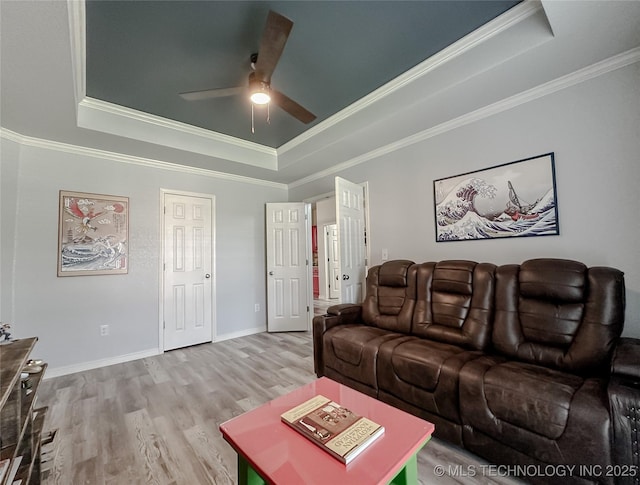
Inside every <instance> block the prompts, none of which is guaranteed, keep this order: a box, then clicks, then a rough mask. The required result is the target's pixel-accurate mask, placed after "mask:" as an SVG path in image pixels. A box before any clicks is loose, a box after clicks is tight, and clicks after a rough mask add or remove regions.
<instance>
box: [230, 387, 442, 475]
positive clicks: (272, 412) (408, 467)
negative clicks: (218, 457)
mask: <svg viewBox="0 0 640 485" xmlns="http://www.w3.org/2000/svg"><path fill="white" fill-rule="evenodd" d="M316 394H322V395H323V396H326V397H328V398H331V399H333V400H334V401H336V402H338V403H340V404H341V405H343V406H345V407H347V408H349V409H351V410H352V411H353V412H355V413H356V414H360V415H362V416H366V417H368V418H369V419H371V420H373V421H375V422H377V423H379V424H381V425H382V426H384V428H385V432H384V435H383V436H382V437H380V438H378V439H377V440H376V441H375V442H374V443H372V444H371V445H370V446H369V447H368V448H367V449H366V450H364V451H363V452H362V454H361V455H360V456H358V457H357V458H355V459H354V460H353V461H352V462H351V463H350V464H349V465H344V464H342V463H341V462H339V461H338V460H336V459H335V458H333V457H332V456H331V455H329V454H328V453H327V452H326V451H324V450H322V449H320V447H318V446H316V445H314V444H313V443H311V442H309V441H308V440H307V439H306V438H305V437H303V436H302V435H300V434H298V433H297V432H296V431H295V430H293V429H291V428H290V427H289V426H287V425H286V424H284V423H282V422H281V421H280V415H281V414H282V413H284V412H285V411H288V410H289V409H291V408H292V407H294V406H296V405H298V404H300V403H302V402H304V401H306V400H307V399H310V398H312V397H313V396H315V395H316ZM433 429H434V426H433V424H431V423H429V422H427V421H424V420H422V419H420V418H417V417H415V416H412V415H411V414H408V413H405V412H404V411H401V410H399V409H396V408H394V407H391V406H389V405H387V404H385V403H382V402H380V401H377V400H376V399H373V398H371V397H369V396H366V395H364V394H362V393H360V392H358V391H354V390H353V389H351V388H349V387H346V386H343V385H342V384H338V383H337V382H334V381H332V380H330V379H327V378H326V377H322V378H320V379H318V380H316V381H314V382H312V383H311V384H307V385H306V386H303V387H301V388H300V389H296V390H295V391H293V392H290V393H289V394H286V395H284V396H281V397H279V398H276V399H274V400H273V401H271V402H268V403H266V404H263V405H262V406H260V407H258V408H256V409H254V410H252V411H249V412H247V413H244V414H242V415H240V416H237V417H235V418H233V419H230V420H229V421H227V422H225V423H222V424H221V425H220V431H222V435H223V436H224V439H225V440H227V442H229V444H230V445H231V446H232V447H233V449H234V450H235V451H236V452H237V453H238V483H239V484H261V483H275V484H283V485H288V484H305V485H309V484H364V483H366V484H383V483H384V484H386V483H394V484H396V483H397V484H415V483H417V480H418V470H417V461H416V454H417V452H418V451H419V450H420V449H421V448H422V447H423V446H424V445H425V444H426V443H427V442H428V441H429V439H430V438H431V433H433Z"/></svg>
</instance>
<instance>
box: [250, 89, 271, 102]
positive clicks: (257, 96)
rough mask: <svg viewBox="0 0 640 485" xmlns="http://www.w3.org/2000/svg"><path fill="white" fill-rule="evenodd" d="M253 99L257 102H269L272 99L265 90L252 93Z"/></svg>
mask: <svg viewBox="0 0 640 485" xmlns="http://www.w3.org/2000/svg"><path fill="white" fill-rule="evenodd" d="M251 101H252V102H253V103H255V104H267V103H268V102H269V101H271V96H269V94H268V93H265V92H264V91H256V92H255V93H252V94H251Z"/></svg>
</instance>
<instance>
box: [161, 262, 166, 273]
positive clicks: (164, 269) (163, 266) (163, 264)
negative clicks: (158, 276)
mask: <svg viewBox="0 0 640 485" xmlns="http://www.w3.org/2000/svg"><path fill="white" fill-rule="evenodd" d="M162 271H167V263H162Z"/></svg>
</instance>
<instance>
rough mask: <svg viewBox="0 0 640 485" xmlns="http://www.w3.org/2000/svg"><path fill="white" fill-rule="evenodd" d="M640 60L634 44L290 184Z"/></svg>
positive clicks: (327, 173) (291, 185)
mask: <svg viewBox="0 0 640 485" xmlns="http://www.w3.org/2000/svg"><path fill="white" fill-rule="evenodd" d="M639 61H640V47H635V48H633V49H630V50H628V51H626V52H622V53H620V54H617V55H615V56H612V57H610V58H608V59H604V60H602V61H599V62H596V63H594V64H592V65H590V66H587V67H585V68H582V69H579V70H577V71H575V72H572V73H570V74H567V75H565V76H561V77H559V78H556V79H554V80H552V81H549V82H546V83H544V84H541V85H539V86H536V87H534V88H531V89H528V90H526V91H523V92H521V93H518V94H515V95H513V96H510V97H508V98H505V99H503V100H501V101H497V102H495V103H492V104H490V105H487V106H485V107H482V108H479V109H477V110H475V111H471V112H469V113H466V114H464V115H462V116H459V117H457V118H454V119H452V120H449V121H445V122H444V123H440V124H438V125H435V126H433V127H431V128H428V129H426V130H423V131H421V132H418V133H416V134H414V135H411V136H408V137H405V138H402V139H400V140H398V141H395V142H393V143H389V144H388V145H385V146H382V147H379V148H376V149H375V150H372V151H370V152H367V153H364V154H362V155H359V156H357V157H355V158H352V159H350V160H347V161H345V162H342V163H339V164H337V165H334V166H333V167H330V168H327V169H325V170H321V171H320V172H316V173H314V174H312V175H309V176H307V177H303V178H301V179H299V180H296V181H294V182H291V183H289V184H288V188H289V189H292V188H295V187H299V186H301V185H305V184H307V183H310V182H313V181H315V180H319V179H321V178H324V177H327V176H330V175H334V174H336V173H339V172H341V171H343V170H346V169H348V168H351V167H355V166H356V165H360V164H361V163H364V162H367V161H369V160H373V159H375V158H379V157H381V156H383V155H386V154H388V153H392V152H394V151H396V150H400V149H402V148H406V147H408V146H411V145H414V144H416V143H419V142H421V141H424V140H427V139H429V138H433V137H434V136H438V135H441V134H443V133H446V132H447V131H451V130H454V129H456V128H460V127H462V126H465V125H468V124H470V123H473V122H476V121H479V120H482V119H484V118H488V117H490V116H493V115H495V114H498V113H502V112H503V111H508V110H510V109H513V108H515V107H517V106H520V105H522V104H525V103H528V102H530V101H533V100H536V99H538V98H542V97H544V96H548V95H550V94H553V93H555V92H557V91H561V90H563V89H566V88H568V87H571V86H574V85H576V84H580V83H583V82H585V81H589V80H590V79H593V78H596V77H599V76H602V75H603V74H607V73H609V72H611V71H615V70H617V69H621V68H623V67H626V66H629V65H631V64H635V63H636V62H639Z"/></svg>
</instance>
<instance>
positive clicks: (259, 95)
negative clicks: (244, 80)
mask: <svg viewBox="0 0 640 485" xmlns="http://www.w3.org/2000/svg"><path fill="white" fill-rule="evenodd" d="M270 91H271V89H270V86H269V83H266V82H264V81H261V80H260V79H256V75H255V73H254V72H252V73H251V74H249V93H250V96H251V101H253V102H254V103H255V104H266V103H268V102H269V101H270V100H271V94H270Z"/></svg>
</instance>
